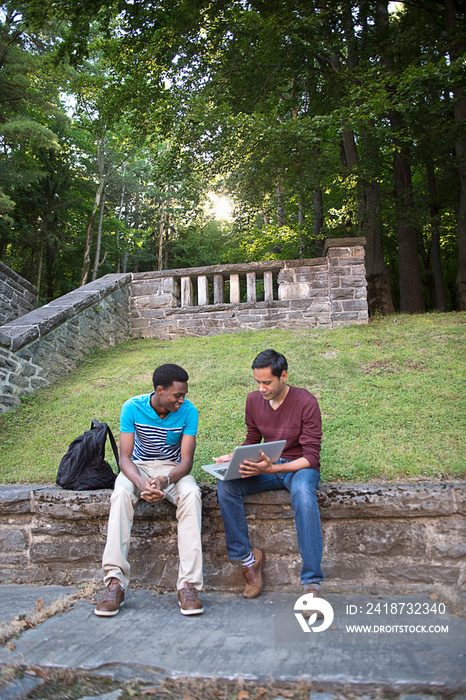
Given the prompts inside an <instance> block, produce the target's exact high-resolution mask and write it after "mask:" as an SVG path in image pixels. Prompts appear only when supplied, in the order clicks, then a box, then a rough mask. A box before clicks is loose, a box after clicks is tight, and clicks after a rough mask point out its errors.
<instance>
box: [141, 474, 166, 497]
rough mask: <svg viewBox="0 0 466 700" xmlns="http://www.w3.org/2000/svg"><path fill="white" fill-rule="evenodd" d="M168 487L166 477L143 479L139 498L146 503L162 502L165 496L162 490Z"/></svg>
mask: <svg viewBox="0 0 466 700" xmlns="http://www.w3.org/2000/svg"><path fill="white" fill-rule="evenodd" d="M167 486H168V479H167V477H166V476H157V477H156V478H155V479H144V482H143V488H141V498H143V499H144V500H145V501H147V502H148V503H158V502H159V501H163V499H164V498H165V494H164V492H163V489H166V488H167Z"/></svg>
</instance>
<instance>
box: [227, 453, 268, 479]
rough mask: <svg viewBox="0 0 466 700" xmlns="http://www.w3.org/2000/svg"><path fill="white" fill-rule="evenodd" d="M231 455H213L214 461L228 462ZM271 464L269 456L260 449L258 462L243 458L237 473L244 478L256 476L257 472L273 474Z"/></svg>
mask: <svg viewBox="0 0 466 700" xmlns="http://www.w3.org/2000/svg"><path fill="white" fill-rule="evenodd" d="M231 457H232V455H231V454H226V455H221V457H214V462H217V463H218V464H220V463H221V462H229V461H230V460H231ZM273 466H274V465H273V464H272V462H271V461H270V457H267V455H266V454H264V452H262V450H261V458H260V460H259V461H258V462H252V461H251V460H249V459H245V460H244V462H242V464H240V468H239V473H240V474H241V478H242V479H244V478H246V477H248V476H257V475H258V474H273V473H274V471H273Z"/></svg>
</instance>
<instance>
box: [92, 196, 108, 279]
mask: <svg viewBox="0 0 466 700" xmlns="http://www.w3.org/2000/svg"><path fill="white" fill-rule="evenodd" d="M104 207H105V185H104V189H103V192H102V197H101V200H100V211H99V224H98V226H97V241H96V244H95V257H94V269H93V270H92V281H94V280H95V279H97V272H98V270H99V267H100V265H101V264H102V263H101V262H100V245H101V241H102V222H103V219H104ZM105 257H106V256H105ZM105 257H104V260H105ZM102 262H103V260H102Z"/></svg>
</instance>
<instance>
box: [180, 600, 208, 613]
mask: <svg viewBox="0 0 466 700" xmlns="http://www.w3.org/2000/svg"><path fill="white" fill-rule="evenodd" d="M178 605H179V606H180V613H181V614H182V615H202V613H203V612H204V608H197V609H196V610H183V608H182V607H181V603H180V602H178Z"/></svg>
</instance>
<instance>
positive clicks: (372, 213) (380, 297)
mask: <svg viewBox="0 0 466 700" xmlns="http://www.w3.org/2000/svg"><path fill="white" fill-rule="evenodd" d="M364 198H365V207H364V214H363V218H362V220H361V233H362V235H363V236H365V238H366V258H365V264H366V279H367V304H368V307H369V314H370V316H374V315H375V314H376V313H379V314H382V315H383V316H389V315H390V314H393V313H395V306H394V304H393V297H392V283H391V279H390V273H389V271H388V267H387V265H386V263H385V260H384V256H383V246H382V219H381V212H380V185H379V183H378V182H377V181H376V180H374V181H372V182H371V183H369V184H368V185H367V186H366V187H365V188H364Z"/></svg>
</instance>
